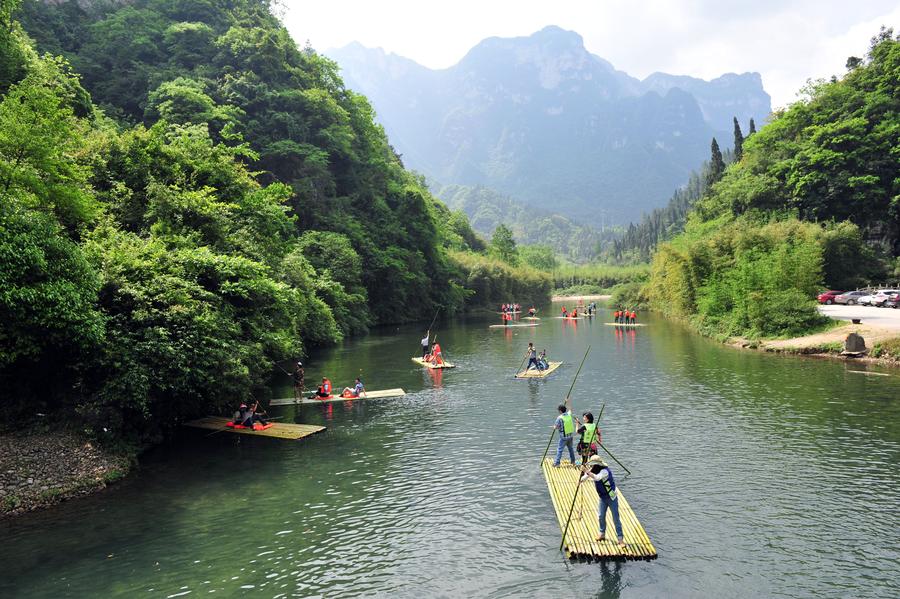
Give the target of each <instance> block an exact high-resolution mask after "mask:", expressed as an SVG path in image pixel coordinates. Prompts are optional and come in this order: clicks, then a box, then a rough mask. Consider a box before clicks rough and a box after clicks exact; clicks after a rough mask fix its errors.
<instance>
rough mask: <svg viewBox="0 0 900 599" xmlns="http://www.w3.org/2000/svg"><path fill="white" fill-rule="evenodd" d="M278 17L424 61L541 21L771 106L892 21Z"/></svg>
mask: <svg viewBox="0 0 900 599" xmlns="http://www.w3.org/2000/svg"><path fill="white" fill-rule="evenodd" d="M283 6H284V8H285V10H284V21H285V24H286V25H287V27H288V29H289V30H290V31H291V34H292V35H293V36H294V38H295V39H296V40H297V41H298V42H299V43H301V44H302V43H303V42H305V41H306V40H307V39H308V40H309V41H310V42H311V43H312V45H313V47H315V48H317V49H319V50H325V49H327V48H334V47H339V46H343V45H345V44H348V43H350V42H351V41H358V42H360V43H362V44H363V45H366V46H370V47H382V48H384V49H385V50H387V51H390V52H395V53H396V54H399V55H401V56H405V57H407V58H411V59H413V60H415V61H416V62H419V63H421V64H423V65H426V66H429V67H432V68H443V67H448V66H450V65H452V64H454V63H456V62H457V61H458V60H459V59H460V58H462V56H463V55H464V54H465V53H466V52H467V51H468V50H469V49H470V48H471V47H472V46H474V45H475V44H477V43H478V42H479V41H481V40H482V39H484V38H486V37H492V36H500V37H510V36H519V35H529V34H531V33H533V32H535V31H537V30H539V29H541V28H543V27H545V26H546V25H559V26H560V27H563V28H565V29H571V30H573V31H577V32H578V33H580V34H581V35H582V36H583V37H584V40H585V45H586V46H587V48H588V50H590V51H591V52H593V53H595V54H597V55H599V56H602V57H603V58H605V59H607V60H609V61H610V62H612V63H613V64H614V65H615V66H616V68H618V69H621V70H624V71H626V72H628V73H629V74H631V75H634V76H636V77H646V76H647V75H649V74H650V73H652V72H654V71H663V72H667V73H672V74H676V75H692V76H695V77H703V78H704V79H709V78H712V77H716V76H718V75H721V74H722V73H726V72H745V71H758V72H760V73H761V74H762V77H763V85H764V86H765V88H766V90H767V91H768V92H769V93H770V94H771V95H772V100H773V104H774V105H775V106H783V105H785V104H787V103H789V102H791V101H793V100H794V99H795V93H796V92H797V90H798V89H799V88H800V87H802V86H803V84H804V83H805V81H806V80H807V79H810V78H813V79H816V78H822V77H828V76H830V75H833V74H837V75H839V74H841V73H843V72H844V63H845V61H846V59H847V57H848V56H850V55H856V56H861V55H863V54H864V53H865V51H866V49H867V48H868V41H869V38H871V37H872V36H873V35H875V33H877V31H878V28H879V26H881V25H887V26H894V27H898V26H900V6H898V4H897V0H858V1H856V2H850V1H847V0H756V1H755V2H746V1H745V2H727V1H724V0H718V1H716V0H642V1H641V2H635V1H633V0H558V1H557V2H547V1H546V0H543V1H537V0H517V1H514V0H478V1H475V0H457V1H456V2H453V3H450V2H442V3H432V2H427V1H422V0H418V1H412V0H382V1H381V2H371V0H330V1H329V2H310V1H308V0H304V1H297V0H295V1H291V0H284V2H283Z"/></svg>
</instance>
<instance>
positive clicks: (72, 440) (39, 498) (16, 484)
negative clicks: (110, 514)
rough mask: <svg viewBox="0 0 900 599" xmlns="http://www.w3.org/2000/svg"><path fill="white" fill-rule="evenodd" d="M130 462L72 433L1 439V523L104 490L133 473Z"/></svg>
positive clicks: (129, 459) (14, 436) (26, 435)
mask: <svg viewBox="0 0 900 599" xmlns="http://www.w3.org/2000/svg"><path fill="white" fill-rule="evenodd" d="M131 464H132V460H131V458H130V457H129V456H125V455H117V454H113V453H110V452H108V451H106V450H104V449H101V448H99V447H97V446H96V445H95V444H94V443H91V442H89V441H86V440H84V439H82V438H80V437H78V436H77V435H76V434H74V433H71V432H65V431H64V432H60V433H53V434H50V433H34V434H19V433H5V434H2V435H0V518H6V517H9V516H14V515H17V514H22V513H25V512H30V511H32V510H36V509H41V508H46V507H49V506H51V505H54V504H57V503H60V502H62V501H65V500H67V499H71V498H73V497H78V496H81V495H87V494H89V493H93V492H95V491H98V490H100V489H104V488H106V487H107V486H108V485H109V484H110V483H113V482H115V481H117V480H119V479H121V478H122V477H124V476H125V475H126V474H127V473H128V472H129V470H130V469H131Z"/></svg>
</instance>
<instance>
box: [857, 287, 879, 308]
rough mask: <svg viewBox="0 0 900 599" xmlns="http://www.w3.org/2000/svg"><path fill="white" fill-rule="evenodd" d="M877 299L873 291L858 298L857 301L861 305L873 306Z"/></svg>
mask: <svg viewBox="0 0 900 599" xmlns="http://www.w3.org/2000/svg"><path fill="white" fill-rule="evenodd" d="M874 301H875V294H874V293H872V292H871V291H870V292H869V293H867V294H866V295H863V296H861V297H858V298H856V303H857V304H859V305H860V306H871V305H873V302H874Z"/></svg>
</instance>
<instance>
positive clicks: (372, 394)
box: [269, 388, 406, 406]
mask: <svg viewBox="0 0 900 599" xmlns="http://www.w3.org/2000/svg"><path fill="white" fill-rule="evenodd" d="M401 395H406V391H404V390H403V389H399V388H398V389H382V390H380V391H364V392H363V394H362V395H360V396H359V397H344V396H343V395H333V396H331V397H329V398H328V399H319V398H317V397H316V398H309V397H303V398H301V399H294V398H293V397H286V398H283V399H273V400H272V401H270V402H269V405H270V406H292V405H295V404H306V405H313V404H319V403H327V402H333V401H356V400H358V399H384V398H386V397H400V396H401Z"/></svg>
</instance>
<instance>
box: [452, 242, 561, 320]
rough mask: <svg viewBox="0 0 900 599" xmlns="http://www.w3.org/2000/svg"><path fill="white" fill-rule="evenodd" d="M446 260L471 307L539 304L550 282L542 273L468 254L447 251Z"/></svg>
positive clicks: (491, 307) (545, 274)
mask: <svg viewBox="0 0 900 599" xmlns="http://www.w3.org/2000/svg"><path fill="white" fill-rule="evenodd" d="M450 258H451V261H452V263H453V266H454V268H455V270H456V271H457V273H456V275H455V276H456V280H457V281H458V282H459V284H460V285H462V286H464V287H465V288H466V289H467V290H468V292H469V293H471V294H472V298H471V299H470V300H469V302H468V303H469V304H471V305H474V306H478V307H481V308H490V309H493V310H496V309H497V308H498V307H499V306H500V304H504V303H509V302H518V303H520V304H522V305H532V304H534V305H538V304H543V303H545V302H546V301H547V299H548V298H549V297H550V290H551V288H552V286H553V281H552V279H551V277H550V275H549V274H547V273H546V272H542V271H540V270H537V269H535V268H531V267H530V266H523V265H519V266H513V265H510V264H508V263H506V262H504V261H502V260H500V259H498V258H495V257H492V256H484V255H479V254H473V253H471V252H450Z"/></svg>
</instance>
